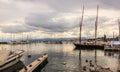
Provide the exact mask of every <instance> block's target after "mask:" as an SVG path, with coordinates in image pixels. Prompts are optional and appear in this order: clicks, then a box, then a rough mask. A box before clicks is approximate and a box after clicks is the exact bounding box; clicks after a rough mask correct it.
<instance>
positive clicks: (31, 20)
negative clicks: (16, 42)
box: [0, 0, 120, 38]
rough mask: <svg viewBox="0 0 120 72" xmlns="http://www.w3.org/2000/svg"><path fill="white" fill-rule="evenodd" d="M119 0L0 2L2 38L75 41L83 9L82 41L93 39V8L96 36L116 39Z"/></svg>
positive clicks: (119, 16)
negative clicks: (73, 38)
mask: <svg viewBox="0 0 120 72" xmlns="http://www.w3.org/2000/svg"><path fill="white" fill-rule="evenodd" d="M119 3H120V0H0V34H1V37H7V36H9V37H10V36H11V34H12V35H15V37H20V36H22V35H23V36H27V35H28V36H31V37H34V38H36V37H38V38H54V37H55V38H61V37H62V38H63V37H78V36H79V22H80V20H81V12H82V6H83V5H84V6H85V14H84V21H83V28H82V37H94V27H95V16H96V5H97V4H98V5H99V18H98V36H99V37H101V36H103V35H104V34H106V35H107V36H109V37H110V36H112V34H113V32H114V33H115V35H118V19H119V18H120V5H119Z"/></svg>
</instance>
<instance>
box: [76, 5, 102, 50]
mask: <svg viewBox="0 0 120 72" xmlns="http://www.w3.org/2000/svg"><path fill="white" fill-rule="evenodd" d="M98 9H99V6H97V15H96V21H95V44H89V45H88V44H82V43H81V31H82V24H83V16H84V6H83V9H82V18H81V21H80V37H79V43H74V45H75V47H76V48H78V49H79V48H81V49H94V48H96V49H104V46H102V45H97V44H96V42H97V39H96V38H97V23H98Z"/></svg>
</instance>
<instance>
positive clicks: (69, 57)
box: [1, 43, 120, 72]
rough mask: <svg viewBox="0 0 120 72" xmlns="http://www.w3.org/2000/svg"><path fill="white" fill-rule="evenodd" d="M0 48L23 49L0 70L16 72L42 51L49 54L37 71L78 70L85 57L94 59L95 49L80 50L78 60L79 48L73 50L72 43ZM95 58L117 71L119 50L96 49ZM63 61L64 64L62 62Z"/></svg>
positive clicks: (5, 46) (74, 71)
mask: <svg viewBox="0 0 120 72" xmlns="http://www.w3.org/2000/svg"><path fill="white" fill-rule="evenodd" d="M1 49H7V50H12V51H17V50H21V49H23V50H25V54H24V55H23V57H22V58H21V61H20V62H19V63H17V64H16V65H14V66H12V67H10V68H8V69H6V70H3V71H2V72H18V71H19V70H20V69H21V68H23V67H24V66H27V65H28V64H30V63H31V62H32V61H34V60H35V59H36V58H38V57H40V56H41V55H42V54H44V53H47V54H48V56H49V57H48V63H47V64H46V65H45V67H44V68H43V69H42V70H40V71H38V72H80V67H81V66H84V65H86V64H87V63H86V62H85V60H86V59H87V60H88V61H89V60H92V62H94V61H95V50H81V60H79V50H75V49H74V45H73V44H43V43H33V44H24V45H1ZM28 54H31V55H32V56H31V58H28V57H27V55H28ZM96 60H97V64H99V65H101V66H103V67H106V68H107V67H109V68H110V69H111V70H112V71H113V72H117V70H118V67H119V66H120V59H119V52H105V51H102V50H97V57H96ZM64 62H66V65H64V64H63V63H64Z"/></svg>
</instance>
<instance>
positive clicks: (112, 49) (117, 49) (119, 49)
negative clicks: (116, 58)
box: [104, 48, 120, 51]
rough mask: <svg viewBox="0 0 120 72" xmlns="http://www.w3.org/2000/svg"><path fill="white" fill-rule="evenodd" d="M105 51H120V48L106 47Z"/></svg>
mask: <svg viewBox="0 0 120 72" xmlns="http://www.w3.org/2000/svg"><path fill="white" fill-rule="evenodd" d="M104 50H105V51H120V48H105V49H104Z"/></svg>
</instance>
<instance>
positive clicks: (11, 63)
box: [0, 52, 23, 71]
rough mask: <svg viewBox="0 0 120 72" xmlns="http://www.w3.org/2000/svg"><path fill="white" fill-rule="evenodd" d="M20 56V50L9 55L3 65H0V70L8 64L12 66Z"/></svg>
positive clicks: (21, 53) (21, 54)
mask: <svg viewBox="0 0 120 72" xmlns="http://www.w3.org/2000/svg"><path fill="white" fill-rule="evenodd" d="M22 56H23V52H20V53H18V54H16V55H12V56H11V57H9V59H8V60H7V61H6V62H5V63H4V64H3V65H0V71H1V70H4V69H6V68H8V67H10V66H13V65H14V64H16V63H17V62H19V60H20V58H21V57H22Z"/></svg>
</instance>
